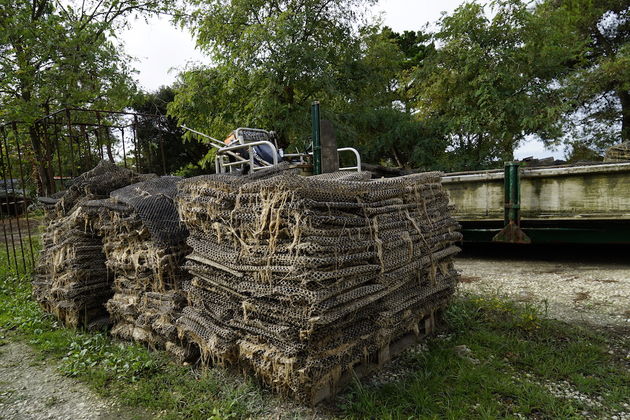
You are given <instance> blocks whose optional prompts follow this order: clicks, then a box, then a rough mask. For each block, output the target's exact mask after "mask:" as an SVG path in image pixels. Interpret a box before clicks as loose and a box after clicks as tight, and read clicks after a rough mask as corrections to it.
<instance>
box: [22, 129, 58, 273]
mask: <svg viewBox="0 0 630 420" xmlns="http://www.w3.org/2000/svg"><path fill="white" fill-rule="evenodd" d="M13 130H14V133H15V145H16V147H17V152H18V164H19V170H20V181H21V182H22V198H23V199H24V217H25V218H26V231H27V232H28V245H29V248H30V251H31V264H32V265H33V266H34V265H35V253H34V252H33V241H32V235H31V221H30V219H29V217H28V200H27V197H26V182H25V180H24V168H23V162H22V161H23V159H22V150H20V139H19V135H18V132H17V125H16V124H14V125H13ZM46 130H48V127H46ZM51 174H52V171H51ZM52 178H53V179H52V183H53V185H54V183H55V175H54V174H52ZM18 223H19V219H18ZM20 248H21V249H22V259H24V246H23V245H22V244H20ZM24 264H25V265H26V262H24ZM24 270H25V271H26V266H25V267H24Z"/></svg>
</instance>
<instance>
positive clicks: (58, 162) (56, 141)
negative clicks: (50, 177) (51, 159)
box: [54, 117, 64, 190]
mask: <svg viewBox="0 0 630 420" xmlns="http://www.w3.org/2000/svg"><path fill="white" fill-rule="evenodd" d="M56 118H57V117H55V119H56ZM54 127H55V147H56V148H57V166H59V176H60V177H61V189H62V190H63V188H64V185H63V169H61V142H60V141H59V127H58V126H57V125H55V126H54ZM55 185H57V184H56V183H55Z"/></svg>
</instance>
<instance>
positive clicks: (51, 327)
mask: <svg viewBox="0 0 630 420" xmlns="http://www.w3.org/2000/svg"><path fill="white" fill-rule="evenodd" d="M2 258H3V256H2V255H1V254H0V264H1V265H0V340H16V341H17V340H19V341H23V342H27V343H28V344H30V345H31V346H32V347H33V348H34V349H35V350H36V351H37V353H38V355H39V357H41V359H42V360H46V359H48V360H53V361H56V362H57V363H58V366H59V371H60V373H62V374H64V375H66V376H70V377H75V378H77V379H79V380H81V381H83V382H85V383H86V384H88V385H89V386H90V387H91V388H92V389H94V390H95V391H96V392H97V393H98V394H100V395H102V396H104V397H108V398H114V399H116V400H118V401H119V402H120V403H122V404H123V405H126V406H131V407H141V408H144V409H146V410H148V411H149V412H151V413H153V414H159V417H160V418H165V419H179V418H191V419H227V418H248V417H255V416H257V415H258V414H260V412H261V410H263V408H264V407H265V405H266V404H265V399H266V398H267V399H268V398H269V396H268V395H266V394H265V393H264V392H263V391H261V390H260V389H259V388H258V387H257V386H255V385H253V384H252V382H251V381H247V380H241V379H239V378H236V377H235V376H234V375H230V374H229V373H228V372H225V371H224V370H222V369H201V370H197V369H193V368H192V367H190V366H182V365H178V364H176V363H174V362H173V361H171V360H170V359H169V357H168V356H167V355H166V354H165V353H164V352H160V351H150V350H148V349H147V348H145V347H143V346H141V345H139V344H133V343H123V342H118V341H114V340H112V339H111V338H110V337H108V336H107V335H106V334H105V333H88V332H83V331H75V330H69V329H66V328H62V327H61V326H60V325H59V324H58V322H57V321H56V319H55V318H54V317H53V316H51V315H50V314H47V313H44V312H43V311H42V310H41V309H40V307H39V305H38V304H37V303H36V302H34V301H33V300H32V299H31V286H30V279H29V277H27V276H24V275H17V274H16V273H15V270H14V269H13V268H12V267H8V266H7V264H5V263H4V262H3V261H2ZM0 342H1V341H0ZM52 404H53V402H51V405H52ZM153 414H151V415H148V417H153Z"/></svg>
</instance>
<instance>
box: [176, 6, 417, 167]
mask: <svg viewBox="0 0 630 420" xmlns="http://www.w3.org/2000/svg"><path fill="white" fill-rule="evenodd" d="M372 3H373V1H372V0H282V1H255V2H245V1H227V0H213V1H201V0H199V1H195V0H191V1H189V5H191V6H192V9H193V10H192V11H191V12H190V15H186V16H187V17H188V16H191V15H192V19H188V20H185V19H184V18H183V17H182V18H181V20H180V21H181V22H182V23H186V24H188V25H190V28H191V30H192V31H193V32H194V34H195V35H196V36H197V39H198V43H199V46H200V47H201V48H203V49H204V50H205V51H207V52H208V53H209V54H210V55H211V58H212V61H213V63H214V65H212V66H209V67H196V68H191V69H189V70H188V71H186V72H184V73H182V74H181V75H180V78H179V81H178V83H177V84H176V86H175V90H176V97H175V100H174V102H173V103H172V104H170V105H169V112H171V113H172V114H173V115H175V116H177V117H178V118H179V119H180V120H181V121H183V122H184V123H185V124H189V125H191V126H193V127H195V128H197V129H200V130H202V131H206V132H208V133H210V134H213V135H215V136H216V137H219V136H222V135H225V134H227V133H228V132H229V131H230V130H232V129H234V128H235V127H237V126H254V127H260V128H267V129H273V130H274V131H276V132H277V133H278V134H279V138H280V144H281V145H282V146H285V147H287V146H291V151H294V150H293V147H294V146H295V147H297V148H298V149H300V150H303V149H304V148H305V147H306V145H307V144H308V143H309V141H310V117H309V108H310V103H311V102H312V101H313V100H319V101H320V102H321V103H322V116H323V118H326V119H329V120H331V121H333V124H334V125H335V128H336V131H337V139H338V142H339V143H340V144H341V145H352V146H355V147H358V148H359V149H360V151H361V153H362V155H363V156H364V158H367V159H368V160H369V161H373V162H389V161H391V162H392V163H393V164H399V165H410V164H411V163H410V162H411V161H412V159H411V156H412V154H413V155H414V156H416V157H418V156H420V155H422V154H420V153H415V152H414V153H410V151H412V150H415V144H410V142H411V143H412V142H414V140H415V139H417V138H418V137H419V136H418V135H417V134H418V133H419V132H420V131H421V130H422V127H421V126H420V125H419V124H418V123H417V121H415V119H414V118H413V116H412V115H411V114H410V113H409V112H405V110H404V101H403V97H402V96H401V92H402V91H401V90H400V89H399V87H400V83H399V76H400V72H401V71H402V69H403V68H404V66H405V64H406V59H407V58H406V57H405V53H404V52H403V51H401V46H402V45H403V44H404V45H408V46H410V47H412V46H413V42H414V40H413V39H410V40H408V39H407V38H414V37H415V33H414V34H413V35H414V37H410V35H409V34H403V35H401V36H400V42H399V40H398V38H396V34H394V33H393V32H392V31H391V30H389V31H381V29H380V28H379V27H378V25H377V24H369V23H367V22H366V21H365V19H364V15H363V14H362V13H361V12H360V10H362V9H364V8H366V7H367V6H369V5H371V4H372ZM409 54H414V55H417V54H418V52H417V51H416V52H412V51H410V52H409ZM211 158H212V155H209V156H208V157H207V159H206V162H212V159H211ZM425 160H426V159H425Z"/></svg>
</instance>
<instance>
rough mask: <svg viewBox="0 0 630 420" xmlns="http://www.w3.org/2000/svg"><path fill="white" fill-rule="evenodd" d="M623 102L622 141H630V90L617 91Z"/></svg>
mask: <svg viewBox="0 0 630 420" xmlns="http://www.w3.org/2000/svg"><path fill="white" fill-rule="evenodd" d="M617 95H618V96H619V100H620V102H621V141H622V142H624V141H630V91H627V90H621V91H619V92H617Z"/></svg>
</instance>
